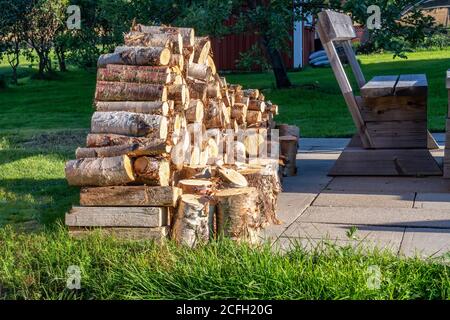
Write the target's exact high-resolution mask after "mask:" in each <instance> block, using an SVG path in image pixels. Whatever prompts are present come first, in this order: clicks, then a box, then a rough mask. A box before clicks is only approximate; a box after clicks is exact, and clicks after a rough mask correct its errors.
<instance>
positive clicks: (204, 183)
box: [178, 179, 213, 195]
mask: <svg viewBox="0 0 450 320" xmlns="http://www.w3.org/2000/svg"><path fill="white" fill-rule="evenodd" d="M178 187H179V188H180V189H181V190H183V194H197V195H210V194H211V193H212V188H213V183H212V182H211V181H209V180H200V179H183V180H180V181H179V182H178Z"/></svg>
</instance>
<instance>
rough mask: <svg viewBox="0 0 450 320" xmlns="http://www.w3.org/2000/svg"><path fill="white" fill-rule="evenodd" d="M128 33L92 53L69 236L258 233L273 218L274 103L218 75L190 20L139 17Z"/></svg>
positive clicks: (241, 236) (73, 166) (248, 236)
mask: <svg viewBox="0 0 450 320" xmlns="http://www.w3.org/2000/svg"><path fill="white" fill-rule="evenodd" d="M124 42H125V44H124V46H120V47H117V48H116V49H115V51H114V52H113V53H110V54H104V55H102V56H100V58H99V60H98V73H97V86H96V92H95V102H94V107H95V112H94V114H93V116H92V120H91V132H90V133H89V134H88V136H87V141H86V147H82V148H78V149H77V150H76V158H77V159H76V160H71V161H68V162H67V164H66V170H65V171H66V178H67V180H68V183H69V184H70V185H74V186H80V187H82V188H81V192H80V206H77V207H73V208H72V210H71V211H70V212H69V213H68V214H67V215H66V225H68V226H69V230H70V233H71V234H73V235H84V234H87V233H88V232H89V231H90V230H91V229H93V228H95V227H101V230H102V231H105V232H108V233H111V234H115V235H118V236H123V237H127V238H151V239H163V238H165V237H166V236H167V235H168V234H169V233H170V234H171V236H172V238H173V239H175V240H176V241H178V242H180V243H185V244H188V245H190V246H194V245H195V244H196V243H198V242H201V241H208V240H209V239H211V238H215V237H220V236H226V237H231V238H233V239H235V240H239V241H241V240H244V241H250V242H256V241H257V238H258V231H259V230H260V229H261V228H263V227H265V226H266V225H268V224H269V223H279V221H278V219H277V217H276V200H277V195H278V193H279V192H280V191H281V187H280V177H279V172H278V164H279V162H280V160H279V158H278V152H279V149H280V145H278V141H277V139H273V137H272V134H271V131H272V130H271V129H274V128H275V122H274V119H273V118H274V116H275V115H276V114H277V113H278V106H277V105H275V104H272V103H271V102H270V101H266V99H265V97H264V95H263V94H262V92H260V91H259V90H257V89H243V88H242V87H241V86H240V85H233V84H228V83H227V82H226V79H225V78H223V77H220V76H219V74H218V73H217V71H216V68H215V65H214V60H213V58H212V52H211V43H210V41H209V39H208V38H207V37H195V36H194V30H193V29H191V28H174V27H164V26H144V25H140V24H137V25H133V27H132V29H131V31H130V32H129V33H127V34H125V35H124ZM296 147H297V141H295V148H296ZM281 148H285V147H284V143H283V144H282V145H281ZM294 162H295V161H294ZM281 163H282V164H286V165H287V164H289V162H288V161H286V157H284V156H283V157H282V159H281Z"/></svg>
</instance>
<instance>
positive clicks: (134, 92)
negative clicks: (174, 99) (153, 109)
mask: <svg viewBox="0 0 450 320" xmlns="http://www.w3.org/2000/svg"><path fill="white" fill-rule="evenodd" d="M95 99H96V100H100V101H128V100H131V101H166V100H167V89H166V87H165V86H164V85H159V84H144V83H134V82H109V81H97V86H96V89H95Z"/></svg>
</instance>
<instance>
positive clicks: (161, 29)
mask: <svg viewBox="0 0 450 320" xmlns="http://www.w3.org/2000/svg"><path fill="white" fill-rule="evenodd" d="M132 30H133V31H139V32H144V33H166V34H176V33H179V34H181V36H182V38H183V46H191V47H192V46H193V45H194V43H195V34H194V29H192V28H177V27H166V26H145V25H142V24H136V25H135V26H133V29H132Z"/></svg>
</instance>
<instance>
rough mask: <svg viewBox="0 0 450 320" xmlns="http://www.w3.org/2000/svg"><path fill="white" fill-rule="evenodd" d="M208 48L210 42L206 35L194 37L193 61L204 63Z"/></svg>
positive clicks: (206, 58)
mask: <svg viewBox="0 0 450 320" xmlns="http://www.w3.org/2000/svg"><path fill="white" fill-rule="evenodd" d="M210 49H211V42H210V41H209V38H208V37H195V43H194V60H193V62H195V63H199V64H206V62H207V61H208V54H209V50H210Z"/></svg>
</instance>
